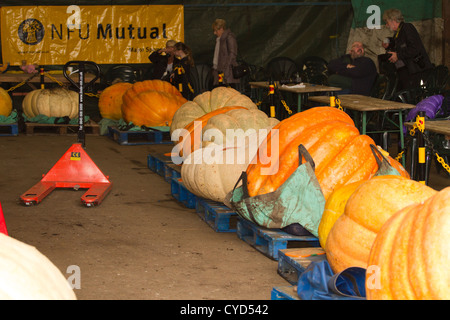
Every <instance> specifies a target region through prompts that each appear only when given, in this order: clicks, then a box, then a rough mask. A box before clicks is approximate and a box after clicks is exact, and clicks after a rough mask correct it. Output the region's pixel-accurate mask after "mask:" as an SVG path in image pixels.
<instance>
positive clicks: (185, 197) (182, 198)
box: [170, 178, 197, 209]
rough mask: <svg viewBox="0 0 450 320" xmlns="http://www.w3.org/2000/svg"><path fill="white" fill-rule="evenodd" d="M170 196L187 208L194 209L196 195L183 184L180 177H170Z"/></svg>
mask: <svg viewBox="0 0 450 320" xmlns="http://www.w3.org/2000/svg"><path fill="white" fill-rule="evenodd" d="M170 191H171V193H172V196H173V197H174V198H175V199H176V200H178V201H179V202H181V203H182V204H184V205H185V206H186V207H187V208H189V209H194V208H195V206H196V202H197V197H196V196H195V195H194V194H193V193H191V192H190V191H189V190H188V189H186V187H185V186H184V184H183V182H182V181H181V178H172V180H171V184H170Z"/></svg>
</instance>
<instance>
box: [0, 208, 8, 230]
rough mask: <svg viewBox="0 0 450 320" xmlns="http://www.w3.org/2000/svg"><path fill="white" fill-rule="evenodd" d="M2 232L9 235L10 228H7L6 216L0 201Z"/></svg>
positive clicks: (0, 225)
mask: <svg viewBox="0 0 450 320" xmlns="http://www.w3.org/2000/svg"><path fill="white" fill-rule="evenodd" d="M0 232H1V233H4V234H6V235H8V230H6V223H5V218H4V217H3V210H2V204H1V203H0Z"/></svg>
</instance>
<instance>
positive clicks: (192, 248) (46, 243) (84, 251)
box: [0, 134, 450, 300]
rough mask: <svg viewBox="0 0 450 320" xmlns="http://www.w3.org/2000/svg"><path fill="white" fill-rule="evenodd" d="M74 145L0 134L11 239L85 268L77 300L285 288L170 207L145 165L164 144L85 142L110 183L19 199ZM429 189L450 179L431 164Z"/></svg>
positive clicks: (238, 243) (261, 265)
mask: <svg viewBox="0 0 450 320" xmlns="http://www.w3.org/2000/svg"><path fill="white" fill-rule="evenodd" d="M75 142H76V137H75V136H59V135H35V136H27V135H24V134H20V135H19V136H16V137H0V154H1V168H2V170H1V173H0V190H1V192H0V203H1V205H2V207H3V213H4V216H5V220H6V224H7V228H8V232H9V234H10V236H12V237H14V238H16V239H18V240H20V241H23V242H25V243H27V244H30V245H32V246H35V247H36V248H37V249H38V250H39V251H40V252H42V253H43V254H44V255H46V256H47V257H48V258H49V259H50V260H51V261H52V262H53V263H54V264H55V265H56V266H57V267H58V268H59V269H60V270H61V272H62V273H63V275H65V276H66V277H69V276H70V274H69V273H68V272H67V268H68V267H69V266H72V265H76V266H78V267H79V268H80V271H81V288H80V289H75V293H76V295H77V298H78V299H81V300H90V299H158V300H167V299H173V300H177V299H195V300H197V299H200V300H201V299H208V300H211V299H215V300H222V299H223V300H225V299H230V300H233V299H244V300H252V299H262V300H264V299H270V292H271V289H272V288H273V287H275V286H285V285H288V282H287V281H285V280H284V279H283V278H282V277H281V276H279V275H278V274H277V262H276V261H274V260H271V259H269V258H268V257H266V256H264V255H263V254H261V253H259V252H258V251H256V250H255V249H254V248H252V247H251V246H249V245H248V244H246V243H245V242H244V241H242V240H240V239H239V238H238V237H237V235H236V233H217V232H215V231H214V230H213V229H211V228H210V227H209V226H208V225H207V224H206V223H205V222H204V221H202V220H201V219H200V218H199V217H198V215H197V214H196V213H195V210H194V209H187V208H186V207H184V206H183V205H181V204H179V203H178V202H177V201H175V200H174V199H173V197H172V195H171V193H170V185H169V184H168V183H167V182H165V181H164V179H163V178H162V177H161V176H159V175H157V174H155V173H153V172H152V171H150V170H149V169H148V167H147V156H148V154H149V153H161V152H167V151H169V150H170V147H169V146H167V145H154V146H152V145H140V146H121V145H119V144H118V143H116V142H115V141H113V140H111V139H109V138H107V137H105V136H88V137H87V140H86V152H87V153H88V154H89V156H90V157H91V158H92V159H93V161H94V162H95V163H96V165H97V166H98V167H99V168H100V170H101V171H102V172H103V173H104V174H105V175H108V176H109V177H110V180H111V181H113V183H114V186H113V189H112V191H111V192H110V194H109V195H108V196H107V198H106V199H105V200H104V202H103V203H102V204H101V205H100V206H97V207H93V208H87V207H84V206H82V205H81V204H80V197H81V195H82V194H83V192H82V191H81V190H79V191H74V190H65V189H59V190H55V191H53V192H52V193H51V194H50V195H49V196H48V197H47V198H45V199H44V201H43V202H42V203H40V204H39V205H37V206H32V207H26V206H24V205H23V204H21V202H20V201H19V196H20V195H21V194H23V193H24V192H25V191H27V190H28V189H29V188H31V187H32V186H33V185H34V184H35V183H37V182H38V181H39V180H40V179H41V178H42V174H44V173H47V172H48V170H50V169H51V167H52V166H53V165H54V164H55V163H56V161H57V160H59V158H60V157H62V155H63V154H64V153H65V152H66V151H67V149H68V148H69V147H70V146H71V145H72V144H73V143H75ZM430 185H431V186H432V187H434V188H436V189H442V188H444V187H446V186H448V185H450V179H449V178H448V177H447V176H445V174H444V173H443V172H442V171H441V173H440V174H437V173H436V169H435V168H432V176H431V178H430Z"/></svg>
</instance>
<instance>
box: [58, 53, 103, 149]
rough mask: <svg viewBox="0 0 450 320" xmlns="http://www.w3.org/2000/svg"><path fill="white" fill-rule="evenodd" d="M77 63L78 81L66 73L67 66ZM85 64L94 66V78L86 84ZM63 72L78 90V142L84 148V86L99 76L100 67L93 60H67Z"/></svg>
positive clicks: (92, 82)
mask: <svg viewBox="0 0 450 320" xmlns="http://www.w3.org/2000/svg"><path fill="white" fill-rule="evenodd" d="M74 64H76V65H78V72H79V78H78V83H76V82H75V81H73V79H72V78H71V77H70V75H69V74H68V73H67V71H68V67H69V66H70V65H74ZM86 65H91V66H94V75H95V77H94V79H92V80H91V81H89V83H88V84H87V85H85V83H84V73H85V71H86ZM63 74H64V77H66V79H67V80H69V82H71V83H72V84H73V85H74V86H75V87H76V88H78V91H79V107H78V142H79V143H81V146H82V147H83V148H85V144H86V138H85V130H84V88H85V87H89V86H90V85H91V84H94V83H95V81H97V79H98V78H99V77H100V67H99V66H98V65H97V64H96V63H95V62H93V61H78V60H74V61H69V62H67V63H66V64H65V65H64V67H63Z"/></svg>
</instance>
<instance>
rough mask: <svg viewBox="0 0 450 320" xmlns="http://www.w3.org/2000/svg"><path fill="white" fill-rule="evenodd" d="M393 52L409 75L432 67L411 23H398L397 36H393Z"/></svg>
mask: <svg viewBox="0 0 450 320" xmlns="http://www.w3.org/2000/svg"><path fill="white" fill-rule="evenodd" d="M393 51H395V52H397V57H398V59H399V60H402V61H403V62H404V63H405V64H406V67H407V68H408V72H409V73H410V74H415V73H418V72H422V71H424V70H427V69H431V68H432V67H433V65H432V64H431V62H430V58H429V57H428V54H427V52H426V50H425V47H424V46H423V43H422V40H421V39H420V35H419V33H418V32H417V30H416V28H415V27H414V25H412V24H411V23H406V22H402V23H400V26H399V31H398V34H397V35H396V36H394V50H393Z"/></svg>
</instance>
